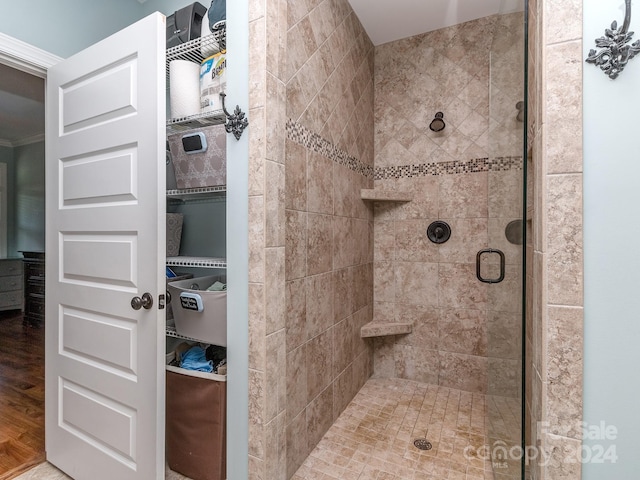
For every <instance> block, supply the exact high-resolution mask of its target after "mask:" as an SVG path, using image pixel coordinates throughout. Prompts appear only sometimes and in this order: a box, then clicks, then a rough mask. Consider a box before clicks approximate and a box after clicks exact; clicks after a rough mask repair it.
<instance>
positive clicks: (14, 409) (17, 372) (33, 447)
mask: <svg viewBox="0 0 640 480" xmlns="http://www.w3.org/2000/svg"><path fill="white" fill-rule="evenodd" d="M44 459H45V454H44V326H40V327H33V326H23V324H22V314H21V313H20V312H19V311H12V312H0V480H8V479H10V478H13V477H15V476H17V475H18V474H19V473H21V472H23V471H24V470H26V469H28V468H30V467H31V466H33V465H35V464H36V463H40V462H42V461H44Z"/></svg>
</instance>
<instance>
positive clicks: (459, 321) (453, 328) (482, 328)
mask: <svg viewBox="0 0 640 480" xmlns="http://www.w3.org/2000/svg"><path fill="white" fill-rule="evenodd" d="M438 338H439V342H438V350H442V351H445V352H452V353H463V354H467V355H475V356H486V355H487V313H486V312H485V311H482V310H458V309H451V310H450V309H442V310H440V315H439V320H438Z"/></svg>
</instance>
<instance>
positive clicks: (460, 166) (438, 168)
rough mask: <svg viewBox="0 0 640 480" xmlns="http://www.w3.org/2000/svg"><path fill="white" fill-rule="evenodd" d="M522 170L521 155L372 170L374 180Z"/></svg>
mask: <svg viewBox="0 0 640 480" xmlns="http://www.w3.org/2000/svg"><path fill="white" fill-rule="evenodd" d="M509 170H522V157H496V158H492V159H489V158H474V159H472V160H466V161H453V162H442V163H421V164H417V165H400V166H393V167H378V168H376V169H375V171H374V177H373V179H374V180H388V179H396V178H414V177H426V176H429V175H456V174H459V173H477V172H506V171H509Z"/></svg>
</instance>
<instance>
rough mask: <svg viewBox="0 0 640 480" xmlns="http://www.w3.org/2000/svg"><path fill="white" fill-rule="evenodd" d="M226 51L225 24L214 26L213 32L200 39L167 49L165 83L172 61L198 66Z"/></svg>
mask: <svg viewBox="0 0 640 480" xmlns="http://www.w3.org/2000/svg"><path fill="white" fill-rule="evenodd" d="M226 49H227V28H226V22H219V23H218V24H216V25H214V32H213V33H212V34H210V35H206V36H204V37H200V38H194V39H193V40H190V41H188V42H186V43H181V44H180V45H176V46H175V47H171V48H168V49H167V69H166V70H167V81H169V63H170V62H171V61H173V60H189V61H191V62H195V63H197V64H198V65H200V64H201V63H202V61H203V60H204V59H205V58H207V57H209V56H211V55H213V54H215V53H218V52H225V51H226Z"/></svg>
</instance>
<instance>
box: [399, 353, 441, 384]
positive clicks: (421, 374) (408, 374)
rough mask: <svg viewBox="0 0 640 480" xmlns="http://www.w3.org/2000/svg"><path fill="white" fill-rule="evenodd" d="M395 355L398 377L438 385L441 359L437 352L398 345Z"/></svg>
mask: <svg viewBox="0 0 640 480" xmlns="http://www.w3.org/2000/svg"><path fill="white" fill-rule="evenodd" d="M393 353H394V361H395V364H396V376H397V377H399V378H406V379H411V380H416V381H419V382H425V383H431V384H435V385H437V384H438V379H439V375H440V359H439V357H438V352H437V351H436V350H427V349H424V348H422V347H414V346H411V345H400V344H396V345H395V347H394V350H393Z"/></svg>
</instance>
